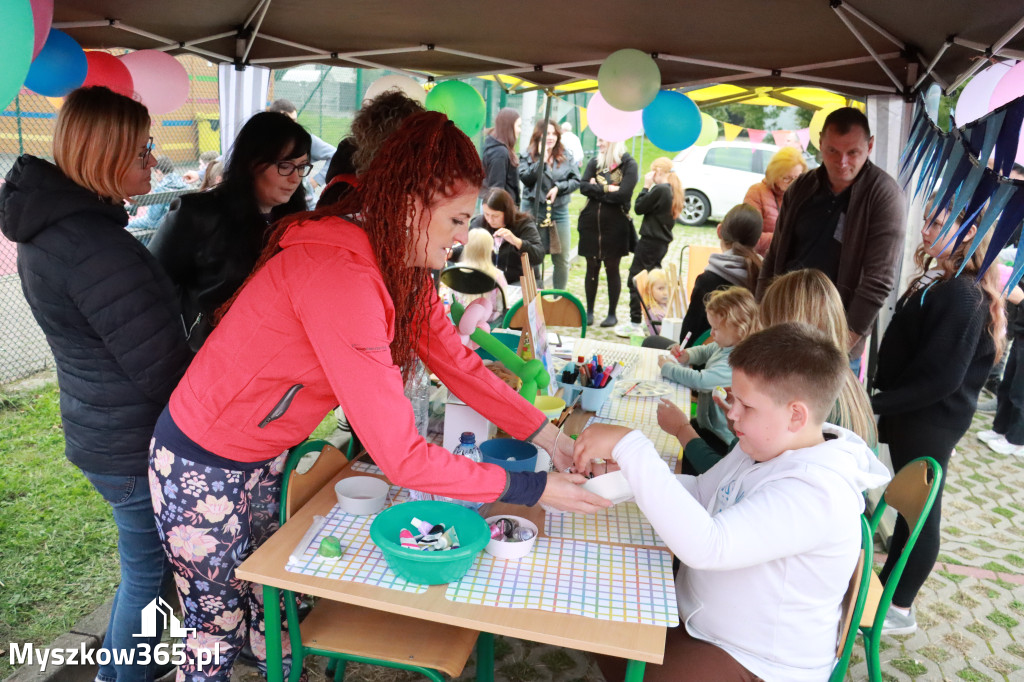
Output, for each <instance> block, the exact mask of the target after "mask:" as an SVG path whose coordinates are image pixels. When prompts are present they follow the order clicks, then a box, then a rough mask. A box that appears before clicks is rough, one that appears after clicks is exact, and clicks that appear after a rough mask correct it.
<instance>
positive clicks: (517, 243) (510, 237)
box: [494, 227, 523, 249]
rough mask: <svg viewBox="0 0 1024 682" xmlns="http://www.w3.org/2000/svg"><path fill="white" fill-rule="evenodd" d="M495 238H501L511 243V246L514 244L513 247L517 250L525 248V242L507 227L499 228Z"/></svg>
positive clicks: (495, 232)
mask: <svg viewBox="0 0 1024 682" xmlns="http://www.w3.org/2000/svg"><path fill="white" fill-rule="evenodd" d="M494 236H495V237H501V238H502V239H504V240H505V241H507V242H509V243H510V244H512V246H514V247H516V248H517V249H521V248H523V240H522V239H520V238H519V237H517V236H515V235H514V234H512V231H511V230H510V229H508V228H507V227H499V228H498V229H497V230H495V231H494Z"/></svg>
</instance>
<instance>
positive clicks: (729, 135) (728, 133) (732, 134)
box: [722, 121, 743, 142]
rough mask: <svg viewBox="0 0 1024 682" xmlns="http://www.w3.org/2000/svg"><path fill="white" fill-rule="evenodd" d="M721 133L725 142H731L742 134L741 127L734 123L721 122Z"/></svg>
mask: <svg viewBox="0 0 1024 682" xmlns="http://www.w3.org/2000/svg"><path fill="white" fill-rule="evenodd" d="M722 131H723V134H724V136H725V139H726V141H727V142H732V141H733V140H735V139H736V138H737V137H739V135H740V133H741V132H743V126H738V125H736V124H735V123H728V122H726V121H722Z"/></svg>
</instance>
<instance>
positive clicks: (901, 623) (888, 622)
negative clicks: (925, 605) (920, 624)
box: [882, 608, 917, 635]
mask: <svg viewBox="0 0 1024 682" xmlns="http://www.w3.org/2000/svg"><path fill="white" fill-rule="evenodd" d="M914 632H917V618H915V617H914V609H913V608H911V609H910V613H908V614H907V615H903V614H902V613H900V612H899V611H897V610H896V609H889V612H888V613H886V614H885V621H884V622H883V623H882V634H883V635H909V634H912V633H914Z"/></svg>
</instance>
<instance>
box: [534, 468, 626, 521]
mask: <svg viewBox="0 0 1024 682" xmlns="http://www.w3.org/2000/svg"><path fill="white" fill-rule="evenodd" d="M586 480H587V479H586V478H584V477H583V476H580V475H579V474H553V473H552V474H548V482H547V485H545V486H544V494H543V495H541V496H540V501H541V502H542V503H543V504H546V505H548V506H549V507H554V508H556V509H561V510H562V511H569V512H583V513H584V514H593V513H594V512H599V511H601V510H602V509H607V508H608V507H610V506H612V503H611V500H607V499H605V498H603V497H601V496H600V495H595V494H594V493H592V492H590V491H589V490H586V489H585V488H582V487H580V484H581V483H584V482H586Z"/></svg>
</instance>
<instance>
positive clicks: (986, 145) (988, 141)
mask: <svg viewBox="0 0 1024 682" xmlns="http://www.w3.org/2000/svg"><path fill="white" fill-rule="evenodd" d="M1005 118H1006V112H1005V111H1000V112H997V113H995V114H993V115H992V117H991V118H990V119H988V120H989V123H990V125H988V126H986V128H985V140H984V141H983V142H982V144H981V151H980V152H978V162H979V163H981V165H982V166H987V165H988V160H989V159H990V158H992V150H993V149H995V148H996V140H997V139H998V138H999V130H1000V129H1001V128H1002V127H1003V119H1005Z"/></svg>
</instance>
